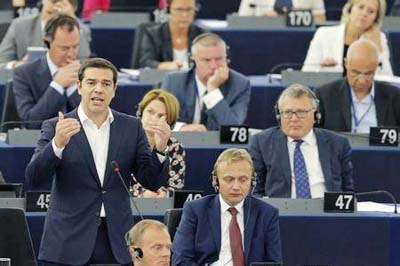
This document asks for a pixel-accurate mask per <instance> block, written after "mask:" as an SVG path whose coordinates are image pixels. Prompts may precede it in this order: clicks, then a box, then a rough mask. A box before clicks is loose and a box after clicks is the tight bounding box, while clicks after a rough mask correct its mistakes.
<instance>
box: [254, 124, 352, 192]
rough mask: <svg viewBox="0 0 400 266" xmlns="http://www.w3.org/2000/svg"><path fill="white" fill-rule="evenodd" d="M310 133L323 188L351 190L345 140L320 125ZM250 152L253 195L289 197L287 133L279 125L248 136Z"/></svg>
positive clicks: (348, 154) (349, 150) (348, 153)
mask: <svg viewBox="0 0 400 266" xmlns="http://www.w3.org/2000/svg"><path fill="white" fill-rule="evenodd" d="M314 133H315V137H316V139H317V145H318V153H319V160H320V163H321V167H322V172H323V174H324V178H325V185H326V189H327V191H353V190H354V187H353V165H352V163H351V148H350V144H349V141H348V140H347V139H346V138H344V137H342V136H339V135H337V134H335V133H334V132H331V131H329V130H325V129H321V128H314ZM250 154H251V157H252V158H253V161H254V168H255V171H256V173H257V185H256V188H255V189H254V195H255V196H259V197H261V196H268V197H273V198H290V197H291V188H292V174H291V168H290V160H289V151H288V146H287V136H286V135H284V134H283V132H282V131H281V130H280V128H279V127H273V128H269V129H266V130H264V131H262V132H260V133H258V134H256V135H254V136H253V137H252V138H251V139H250ZM306 159H307V158H306Z"/></svg>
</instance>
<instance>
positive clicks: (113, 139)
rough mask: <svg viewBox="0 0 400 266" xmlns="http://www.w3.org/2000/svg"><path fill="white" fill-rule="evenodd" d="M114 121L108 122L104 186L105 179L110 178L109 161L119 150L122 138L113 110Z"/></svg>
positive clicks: (113, 158)
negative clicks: (108, 137)
mask: <svg viewBox="0 0 400 266" xmlns="http://www.w3.org/2000/svg"><path fill="white" fill-rule="evenodd" d="M113 116H114V121H113V122H112V123H111V124H110V142H109V145H108V155H107V162H106V171H105V174H104V186H106V184H107V181H108V180H109V179H110V178H109V177H110V175H111V161H113V160H115V158H116V157H117V151H120V149H119V147H120V143H121V140H122V137H121V134H118V132H119V127H118V122H117V119H118V116H117V115H116V114H115V113H114V112H113Z"/></svg>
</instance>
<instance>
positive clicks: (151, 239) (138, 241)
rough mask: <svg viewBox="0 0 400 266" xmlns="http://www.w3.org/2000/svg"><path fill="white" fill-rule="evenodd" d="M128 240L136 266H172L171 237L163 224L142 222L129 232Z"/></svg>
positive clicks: (149, 221)
mask: <svg viewBox="0 0 400 266" xmlns="http://www.w3.org/2000/svg"><path fill="white" fill-rule="evenodd" d="M126 240H127V243H126V244H127V246H128V251H129V254H130V255H131V257H132V262H133V264H134V265H135V266H170V260H171V237H170V235H169V233H168V228H167V227H166V226H165V225H164V224H163V223H161V222H159V221H156V220H150V219H145V220H142V221H140V222H138V223H137V224H135V225H134V226H133V227H132V229H131V230H129V232H128V233H127V239H126Z"/></svg>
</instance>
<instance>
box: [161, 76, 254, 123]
mask: <svg viewBox="0 0 400 266" xmlns="http://www.w3.org/2000/svg"><path fill="white" fill-rule="evenodd" d="M161 87H162V88H163V89H165V90H167V91H169V92H171V93H172V94H174V95H175V96H176V98H178V100H179V103H180V107H181V109H180V112H179V121H180V122H185V123H187V124H191V123H192V122H193V117H194V109H195V105H196V97H197V89H196V86H195V71H194V69H191V70H189V71H179V72H172V73H169V74H168V75H167V76H166V77H165V79H164V81H163V83H162V86H161ZM220 89H221V92H222V94H223V95H224V99H223V100H221V101H220V102H219V103H217V104H216V105H215V106H214V107H213V108H211V109H209V110H207V111H206V113H207V115H208V119H207V125H205V126H206V127H207V129H209V130H219V127H220V125H241V124H243V122H244V120H245V119H246V116H247V109H248V106H249V101H250V81H249V79H247V78H246V77H245V76H243V75H242V74H240V73H238V72H236V71H234V70H230V71H229V78H228V80H227V81H226V82H225V83H224V84H223V85H222V86H221V88H220Z"/></svg>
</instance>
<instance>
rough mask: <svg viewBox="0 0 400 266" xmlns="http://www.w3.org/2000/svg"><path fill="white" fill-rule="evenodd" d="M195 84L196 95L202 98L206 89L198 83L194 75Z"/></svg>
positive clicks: (198, 80)
mask: <svg viewBox="0 0 400 266" xmlns="http://www.w3.org/2000/svg"><path fill="white" fill-rule="evenodd" d="M195 79H196V84H197V95H199V96H200V97H203V96H204V95H205V94H206V92H207V87H206V86H205V85H204V84H203V82H201V81H200V79H199V77H198V76H197V75H195Z"/></svg>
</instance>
